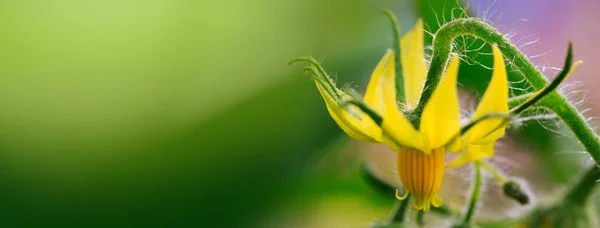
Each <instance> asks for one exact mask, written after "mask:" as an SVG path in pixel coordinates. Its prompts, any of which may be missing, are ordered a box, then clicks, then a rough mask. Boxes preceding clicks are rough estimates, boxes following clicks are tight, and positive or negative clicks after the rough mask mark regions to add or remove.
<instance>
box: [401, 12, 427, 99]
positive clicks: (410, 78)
mask: <svg viewBox="0 0 600 228" xmlns="http://www.w3.org/2000/svg"><path fill="white" fill-rule="evenodd" d="M423 31H424V30H423V20H421V19H419V20H417V24H416V25H415V27H414V28H413V29H411V30H410V31H409V32H408V33H407V34H406V35H404V37H402V40H400V50H401V53H400V54H401V55H400V56H401V62H402V74H403V79H404V95H405V98H406V105H407V106H408V107H409V108H415V107H417V104H418V103H419V98H420V97H421V92H422V91H423V86H425V79H426V78H427V63H426V62H425V54H424V53H423Z"/></svg>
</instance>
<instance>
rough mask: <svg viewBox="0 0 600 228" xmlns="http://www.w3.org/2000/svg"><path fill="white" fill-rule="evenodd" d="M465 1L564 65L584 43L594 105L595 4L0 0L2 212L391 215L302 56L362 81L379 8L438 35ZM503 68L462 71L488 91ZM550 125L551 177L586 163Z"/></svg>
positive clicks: (386, 41)
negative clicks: (572, 159)
mask: <svg viewBox="0 0 600 228" xmlns="http://www.w3.org/2000/svg"><path fill="white" fill-rule="evenodd" d="M459 5H460V6H462V7H463V8H466V6H467V5H468V6H469V7H468V10H469V13H470V14H471V15H472V16H478V17H482V18H486V19H488V20H489V21H491V22H493V23H494V24H495V25H496V26H497V27H498V28H500V30H501V31H503V32H505V33H506V34H509V35H511V39H512V40H513V41H514V42H516V43H517V44H519V45H523V50H524V51H525V52H526V53H527V54H528V55H530V56H532V57H535V58H533V61H534V62H535V63H536V64H538V65H539V66H540V68H547V71H545V72H547V73H548V75H549V76H552V75H553V73H554V72H555V71H553V68H551V67H561V64H562V61H563V58H564V53H565V52H566V47H567V42H568V41H573V42H574V47H575V58H576V59H583V60H584V65H582V66H581V67H580V68H578V70H577V71H576V72H575V73H574V74H573V75H572V76H571V78H570V79H569V82H571V83H573V82H574V81H580V82H584V83H581V84H582V85H580V86H578V87H576V88H575V89H576V90H582V91H586V93H585V94H586V95H587V97H586V100H585V101H586V102H585V103H584V104H583V107H584V108H591V110H592V111H590V112H587V115H589V116H597V115H596V113H597V111H600V106H599V105H600V103H599V102H598V100H599V99H600V91H598V90H597V89H595V88H597V87H598V86H599V85H600V84H599V83H600V81H599V80H595V77H596V70H595V68H594V66H596V65H598V64H600V59H599V58H596V57H595V54H597V52H598V51H600V50H599V49H598V48H597V45H596V44H595V43H596V42H597V40H600V27H598V26H595V23H596V22H597V21H599V19H600V16H598V14H597V11H598V9H600V8H599V7H600V4H599V3H598V1H593V0H589V1H577V2H572V1H560V0H531V1H510V0H496V1H485V0H482V1H472V2H471V3H470V4H465V3H464V2H462V1H459V2H457V1H455V0H395V1H391V0H386V1H351V2H349V1H343V0H331V1H317V0H305V1H275V0H258V1H242V0H226V1H191V0H147V1H134V0H127V1H117V0H105V1H69V0H49V1H41V0H39V1H36V0H18V1H17V0H3V1H1V2H0V220H1V221H2V224H3V226H7V227H31V226H38V227H39V226H44V227H51V226H73V227H91V226H98V227H107V226H125V227H131V226H157V227H361V226H364V225H365V224H369V223H370V222H372V220H373V219H377V218H379V219H381V218H384V217H385V216H386V215H387V213H388V211H389V209H390V208H391V205H392V204H393V200H392V199H390V195H387V194H382V193H381V192H378V191H377V190H376V189H374V188H373V187H372V186H370V185H369V184H368V183H367V182H366V181H365V180H364V179H363V178H362V176H361V175H360V172H359V170H360V167H361V164H362V159H361V157H362V156H354V155H356V154H360V153H361V152H362V150H366V149H365V148H368V147H365V146H364V145H357V144H356V143H353V142H352V140H350V139H349V138H348V137H347V136H345V135H343V134H342V132H341V131H340V130H339V129H338V128H337V126H336V125H335V123H334V122H333V121H332V120H331V119H330V117H329V116H328V114H327V112H326V110H325V107H324V104H323V103H322V101H321V99H320V98H319V95H318V93H317V91H316V89H315V88H314V84H313V83H311V81H310V80H309V79H308V78H307V77H305V76H304V75H302V72H301V66H299V65H294V66H292V67H289V66H288V65H287V62H288V61H289V60H290V59H292V58H294V57H298V56H305V55H312V56H314V57H315V58H317V59H319V60H322V61H323V63H324V65H325V68H326V69H327V70H328V71H329V72H332V73H334V74H335V75H337V79H338V83H339V84H340V85H344V84H349V83H351V84H350V85H351V86H354V87H355V88H357V89H358V90H359V91H363V90H364V85H365V84H366V82H367V80H368V76H369V74H370V71H371V70H372V69H373V67H374V66H375V64H376V62H377V61H378V60H379V58H380V57H381V55H382V54H383V53H384V51H385V50H386V48H388V47H390V45H391V42H392V39H391V31H390V29H389V28H390V26H389V22H388V21H387V19H386V18H385V17H384V16H383V15H382V13H381V11H382V9H384V8H387V9H391V10H393V11H394V12H395V13H396V14H397V15H398V17H399V19H400V23H401V27H402V29H403V31H406V30H407V29H408V28H410V27H412V25H413V24H414V22H415V21H416V19H417V17H423V18H424V19H425V22H426V24H427V25H428V30H430V31H432V30H433V31H434V30H435V29H437V28H438V27H439V24H438V22H443V20H444V19H443V18H446V20H448V19H449V18H450V17H451V16H452V14H453V13H454V15H455V16H457V15H458V14H460V10H458V8H457V7H458V6H459ZM453 9H454V10H453ZM483 51H485V49H484V50H483ZM478 58H481V62H482V63H483V64H484V65H485V64H486V61H487V63H489V61H490V59H489V56H487V57H486V56H485V55H484V56H481V57H478ZM475 74H480V75H483V76H482V77H477V79H474V77H472V76H470V75H475ZM489 75H491V74H490V72H489V71H488V70H486V69H485V68H483V67H481V66H477V65H472V66H468V65H466V64H465V66H463V68H461V82H462V83H463V84H464V85H465V88H467V89H468V90H469V91H474V92H475V93H474V94H477V91H481V89H482V88H485V86H486V83H487V82H486V77H488V78H489ZM543 129H544V128H542V127H541V126H538V125H536V124H532V125H530V127H524V128H523V129H521V130H522V131H524V132H528V131H529V132H534V133H535V134H527V135H529V136H532V137H529V138H527V140H530V141H527V140H525V141H527V142H531V143H530V144H527V143H526V144H527V145H529V147H528V148H529V149H530V151H533V152H532V153H534V154H535V153H536V151H537V152H539V153H542V155H541V156H539V157H540V159H542V160H544V161H547V163H548V164H552V165H549V166H548V167H540V168H539V169H540V170H543V172H542V173H549V175H546V176H544V177H545V178H549V179H550V180H552V181H554V182H555V183H566V182H568V180H569V179H570V178H571V177H572V176H573V173H574V171H573V168H569V167H570V166H569V165H566V164H564V163H565V162H564V161H561V162H554V160H561V159H555V156H553V155H552V156H551V155H549V154H550V152H548V151H549V150H551V149H552V148H554V147H553V146H552V145H550V144H549V143H548V140H547V139H548V138H551V137H553V136H552V134H548V133H545V132H546V131H544V130H543ZM517 134H518V133H517ZM567 138H568V137H567ZM567 140H568V139H567ZM540 142H541V143H540ZM558 152H561V151H558ZM563 152H564V151H563ZM543 153H546V154H543ZM546 155H547V156H546ZM571 155H573V156H580V155H579V154H578V153H573V154H571ZM582 159H583V160H585V159H586V158H585V157H584V158H582ZM554 164H556V167H559V168H556V167H555V166H554ZM565 167H566V168H565Z"/></svg>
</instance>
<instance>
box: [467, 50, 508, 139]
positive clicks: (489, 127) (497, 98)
mask: <svg viewBox="0 0 600 228" xmlns="http://www.w3.org/2000/svg"><path fill="white" fill-rule="evenodd" d="M493 51H494V72H493V74H492V79H491V81H490V84H489V85H488V87H487V89H486V91H485V94H484V95H483V98H482V99H481V101H480V102H479V105H478V106H477V109H476V110H475V114H473V117H472V119H477V118H480V117H482V116H484V115H486V114H488V113H508V80H507V78H506V67H505V65H504V57H502V53H501V52H500V49H498V46H497V45H493ZM507 124H508V123H507V122H506V121H505V120H504V119H500V118H493V119H489V120H485V121H482V122H481V123H478V124H477V125H475V126H474V127H473V128H472V129H471V130H469V131H468V132H467V137H466V139H467V141H468V142H469V143H473V142H477V141H480V140H483V141H487V142H490V141H493V140H496V139H498V138H500V137H502V136H503V135H504V130H505V128H506V125H507Z"/></svg>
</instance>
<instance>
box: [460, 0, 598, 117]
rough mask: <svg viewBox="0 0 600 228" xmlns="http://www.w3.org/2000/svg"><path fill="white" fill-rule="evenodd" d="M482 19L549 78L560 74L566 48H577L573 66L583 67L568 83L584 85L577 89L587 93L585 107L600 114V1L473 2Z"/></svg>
mask: <svg viewBox="0 0 600 228" xmlns="http://www.w3.org/2000/svg"><path fill="white" fill-rule="evenodd" d="M470 3H471V6H472V7H474V10H476V11H477V12H478V14H479V15H478V16H479V17H485V18H486V19H488V20H490V21H491V22H493V23H494V24H495V25H496V27H498V28H499V29H500V30H502V31H503V32H505V33H506V34H507V35H512V37H511V40H512V41H513V42H514V43H516V44H517V45H519V46H522V48H521V49H522V51H524V52H525V53H526V54H527V55H528V56H530V57H531V58H532V61H533V62H534V63H535V64H537V65H538V66H539V67H540V68H541V69H543V68H547V69H546V70H545V71H544V73H545V74H546V76H549V77H553V76H554V75H555V74H556V73H557V72H556V70H552V69H551V68H548V67H558V68H561V67H562V64H563V61H564V57H565V53H566V49H567V44H568V42H569V41H571V42H573V47H574V57H575V59H574V60H583V62H584V63H583V64H582V65H581V66H579V67H578V68H577V70H575V71H574V72H573V75H571V76H570V78H569V79H568V81H567V83H574V82H582V83H581V84H582V85H581V86H577V87H575V88H574V89H577V90H583V91H584V92H585V95H586V97H587V100H586V107H585V108H591V109H592V110H593V111H594V113H596V114H597V113H600V102H598V100H600V90H598V89H597V88H598V87H599V86H600V80H597V74H598V73H597V70H596V68H595V66H600V58H598V55H597V54H598V53H599V52H600V48H599V44H598V42H599V41H600V24H598V23H600V14H599V13H600V1H598V0H579V1H566V0H527V1H519V0H516V1H515V0H504V1H503V0H486V1H480V0H472V1H471V2H470Z"/></svg>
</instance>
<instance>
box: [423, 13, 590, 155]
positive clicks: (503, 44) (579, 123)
mask: <svg viewBox="0 0 600 228" xmlns="http://www.w3.org/2000/svg"><path fill="white" fill-rule="evenodd" d="M461 35H471V36H474V37H477V38H480V39H482V40H484V41H486V42H487V43H496V44H497V45H498V48H499V49H500V51H501V52H502V54H504V56H505V57H506V58H507V59H509V60H510V61H511V62H512V63H513V65H514V66H515V67H517V68H518V69H519V70H520V71H521V73H522V74H523V76H524V77H525V79H527V81H528V82H529V83H530V84H531V86H532V87H533V88H534V89H535V90H536V91H539V90H542V89H543V88H544V87H545V86H546V85H547V84H548V80H547V79H546V78H545V77H544V75H542V73H541V72H540V71H538V70H537V68H536V67H535V65H534V64H533V63H532V62H531V61H530V60H529V58H527V56H526V55H525V54H523V53H522V52H521V51H519V49H518V48H517V47H516V46H515V45H513V44H512V43H511V42H510V40H508V39H507V38H506V37H504V36H503V35H502V33H500V32H498V31H497V30H496V29H494V27H492V26H490V25H488V24H486V23H485V22H482V21H479V20H477V19H474V18H466V19H456V20H454V21H451V22H448V23H446V24H445V25H444V26H442V27H441V28H440V29H439V30H438V32H437V33H436V35H435V38H434V39H433V50H434V51H433V57H432V59H431V64H430V68H429V72H428V73H427V81H426V86H425V88H424V89H423V93H422V95H421V99H420V100H419V105H418V106H417V108H416V109H415V111H414V112H415V116H416V117H420V116H421V113H422V112H423V108H424V107H425V104H426V103H427V101H428V100H429V98H430V97H431V94H432V93H433V90H434V89H435V88H436V87H437V84H438V83H439V81H440V78H441V76H442V73H443V71H444V68H445V66H446V63H447V62H448V59H449V57H450V52H451V51H452V41H453V40H454V39H455V38H456V37H459V36H461ZM539 104H540V105H542V106H545V107H546V108H548V109H550V110H552V111H553V112H555V113H556V114H557V115H558V116H559V117H560V118H561V119H562V120H563V121H564V122H565V123H566V124H567V126H568V127H569V128H570V129H571V130H572V131H573V132H574V133H575V136H576V137H577V139H578V140H579V141H580V142H581V144H582V145H583V146H584V147H585V149H586V150H587V151H588V152H589V153H590V155H591V156H592V158H593V159H594V160H595V161H596V163H597V164H600V141H599V139H598V136H597V135H596V134H595V132H594V130H593V129H592V128H591V126H590V125H589V124H588V123H587V122H586V121H585V118H584V117H583V116H582V115H581V114H580V113H579V111H578V110H577V109H576V108H575V107H574V106H573V105H571V104H570V103H569V102H568V101H567V99H566V98H565V97H564V96H563V95H562V94H560V93H558V92H557V91H552V92H550V93H549V94H548V96H546V97H544V98H543V99H541V101H540V102H539ZM419 121H420V120H419V118H414V120H413V123H414V124H415V126H419Z"/></svg>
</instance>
